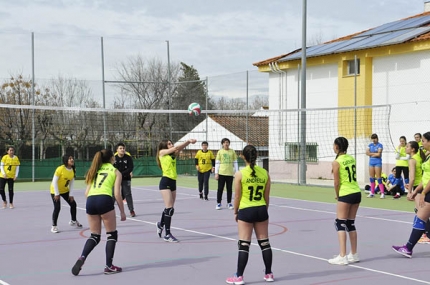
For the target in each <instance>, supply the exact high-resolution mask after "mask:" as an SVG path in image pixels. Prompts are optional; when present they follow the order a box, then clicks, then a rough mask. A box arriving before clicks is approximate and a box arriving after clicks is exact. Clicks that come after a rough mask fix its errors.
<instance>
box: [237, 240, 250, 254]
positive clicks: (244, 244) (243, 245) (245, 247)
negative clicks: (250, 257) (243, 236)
mask: <svg viewBox="0 0 430 285" xmlns="http://www.w3.org/2000/svg"><path fill="white" fill-rule="evenodd" d="M250 245H251V242H250V241H247V240H239V241H238V242H237V246H238V248H239V251H245V252H249V246H250Z"/></svg>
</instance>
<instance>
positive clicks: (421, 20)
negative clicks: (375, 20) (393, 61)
mask: <svg viewBox="0 0 430 285" xmlns="http://www.w3.org/2000/svg"><path fill="white" fill-rule="evenodd" d="M428 23H430V15H427V16H421V17H417V18H410V19H405V20H398V21H394V22H391V23H386V24H383V25H381V26H379V27H376V28H374V29H372V30H369V31H367V32H364V33H362V34H359V35H357V36H355V37H360V36H368V35H374V34H379V33H386V32H392V31H397V30H400V29H408V28H417V27H419V26H422V25H425V24H428Z"/></svg>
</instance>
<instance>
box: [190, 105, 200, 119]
mask: <svg viewBox="0 0 430 285" xmlns="http://www.w3.org/2000/svg"><path fill="white" fill-rule="evenodd" d="M200 112H201V109H200V104H199V103H191V104H190V105H189V106H188V114H190V116H193V115H194V116H198V115H200Z"/></svg>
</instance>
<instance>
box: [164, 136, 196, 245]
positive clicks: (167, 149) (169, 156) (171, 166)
mask: <svg viewBox="0 0 430 285" xmlns="http://www.w3.org/2000/svg"><path fill="white" fill-rule="evenodd" d="M195 143H196V140H195V139H189V140H187V141H186V142H183V143H180V144H178V145H177V146H174V145H173V143H172V141H171V140H162V141H161V142H160V143H159V144H158V148H157V157H156V160H157V164H158V166H159V167H160V168H161V170H162V172H163V176H162V177H161V180H160V184H159V189H160V192H161V196H162V197H163V201H164V210H163V212H162V213H161V220H160V221H159V222H157V223H156V226H157V234H158V237H160V238H161V235H162V233H163V228H164V229H165V230H166V235H165V236H164V241H166V242H179V240H178V239H177V238H175V237H174V236H173V235H172V233H171V232H170V225H171V222H172V216H173V214H174V212H175V200H176V178H177V176H178V175H177V172H176V156H177V155H178V154H179V152H180V151H181V150H183V149H184V148H185V147H186V146H188V145H189V144H195Z"/></svg>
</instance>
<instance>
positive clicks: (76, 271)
mask: <svg viewBox="0 0 430 285" xmlns="http://www.w3.org/2000/svg"><path fill="white" fill-rule="evenodd" d="M84 263H85V258H83V257H79V259H78V260H77V261H76V263H75V265H73V267H72V274H73V275H75V276H77V275H78V274H79V272H80V271H81V269H82V265H84Z"/></svg>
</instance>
